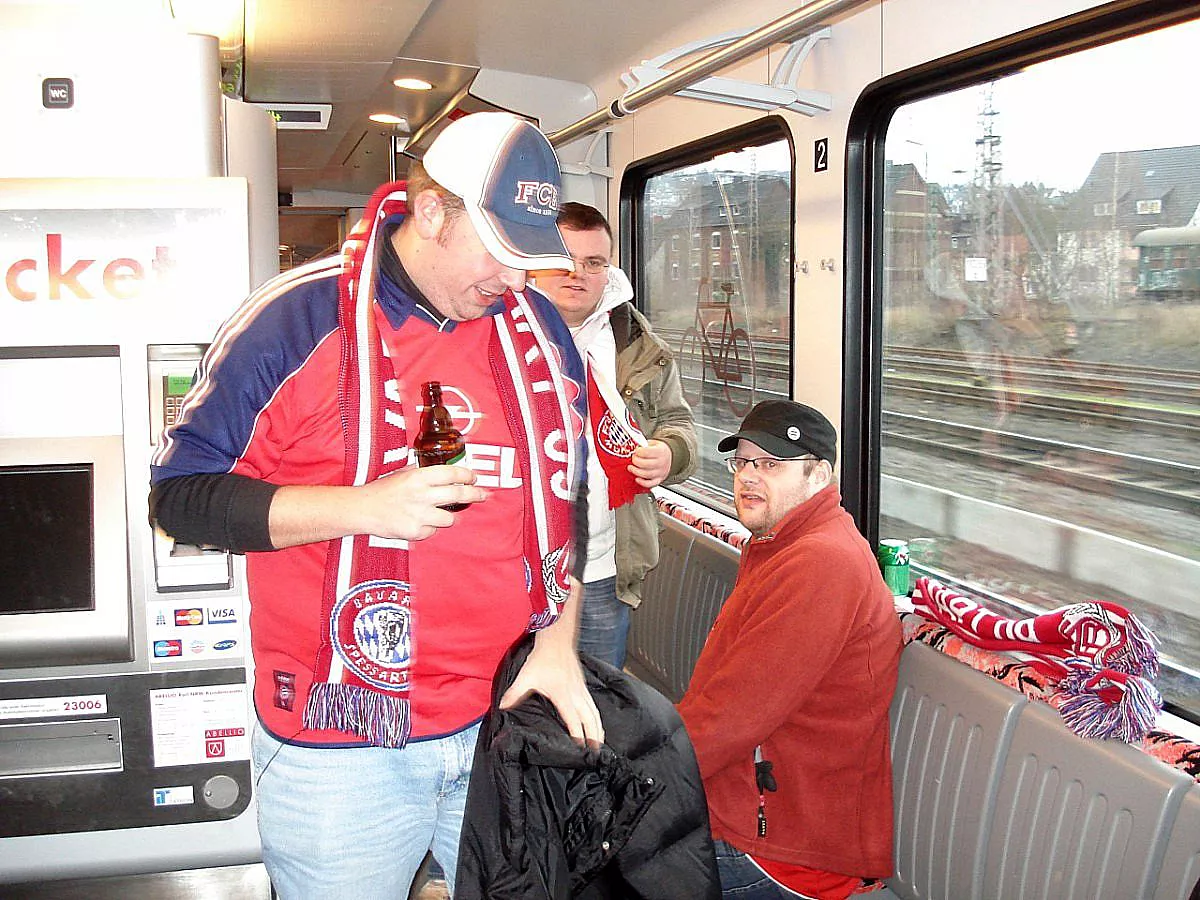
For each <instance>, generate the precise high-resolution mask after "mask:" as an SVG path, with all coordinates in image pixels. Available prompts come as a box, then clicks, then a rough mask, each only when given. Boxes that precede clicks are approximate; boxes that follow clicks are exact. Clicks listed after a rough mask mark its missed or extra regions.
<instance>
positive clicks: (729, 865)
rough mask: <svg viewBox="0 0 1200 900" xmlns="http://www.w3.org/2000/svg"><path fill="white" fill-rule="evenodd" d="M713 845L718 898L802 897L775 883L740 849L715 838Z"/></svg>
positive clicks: (788, 899)
mask: <svg viewBox="0 0 1200 900" xmlns="http://www.w3.org/2000/svg"><path fill="white" fill-rule="evenodd" d="M714 847H715V848H716V851H717V872H718V874H719V875H720V876H721V897H722V900H796V898H803V897H804V895H803V894H797V893H796V892H795V891H789V890H788V889H787V888H783V887H780V886H779V885H777V884H776V883H775V882H774V881H772V880H771V879H770V878H768V877H767V876H766V875H764V874H763V871H762V869H760V868H759V867H758V866H756V865H755V864H754V863H752V862H751V861H750V857H748V856H747V855H746V854H745V853H743V852H742V851H741V850H738V849H736V848H735V847H733V846H731V845H729V844H727V843H725V842H724V841H715V842H714Z"/></svg>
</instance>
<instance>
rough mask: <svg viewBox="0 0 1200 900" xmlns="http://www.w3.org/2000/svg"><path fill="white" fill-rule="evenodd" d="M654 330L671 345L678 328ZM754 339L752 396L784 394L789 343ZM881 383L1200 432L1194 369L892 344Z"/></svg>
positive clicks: (1036, 410) (939, 398) (909, 392)
mask: <svg viewBox="0 0 1200 900" xmlns="http://www.w3.org/2000/svg"><path fill="white" fill-rule="evenodd" d="M659 334H660V336H662V337H663V339H664V340H666V341H667V343H668V344H670V345H671V346H676V345H678V343H679V340H680V339H681V338H682V335H683V332H682V331H679V330H672V329H663V330H660V331H659ZM753 341H754V348H755V349H754V372H753V379H752V380H753V384H754V387H755V395H756V396H757V395H760V394H761V395H762V396H786V394H787V388H788V385H789V384H790V380H791V369H790V362H789V354H790V352H791V347H790V344H789V343H788V341H786V340H782V339H779V338H775V337H766V338H764V337H755V338H754V339H753ZM672 342H674V343H672ZM686 377H688V376H687V374H685V378H686ZM709 377H711V372H710V373H709ZM883 383H884V388H885V394H888V395H901V396H906V397H911V398H916V399H923V400H930V401H935V402H938V403H941V404H946V403H950V404H959V405H973V406H994V405H995V402H996V400H995V392H996V391H997V390H1004V391H1006V392H1008V393H1010V394H1013V395H1015V396H1017V397H1018V398H1019V400H1020V404H1021V407H1022V410H1023V411H1024V412H1027V413H1032V414H1037V415H1045V416H1049V417H1063V418H1067V419H1073V420H1087V421H1090V422H1092V423H1093V424H1100V425H1106V426H1111V427H1114V428H1123V429H1136V430H1138V431H1140V432H1153V433H1156V434H1164V435H1171V436H1175V437H1182V438H1192V439H1196V438H1200V372H1188V371H1182V372H1180V371H1173V370H1169V369H1159V368H1152V367H1147V366H1130V365H1121V364H1115V363H1081V362H1077V361H1075V360H1063V359H1053V358H1042V357H1032V356H1009V357H1006V359H1005V362H1004V364H1003V365H1000V364H998V363H996V362H995V361H993V362H991V363H987V364H983V363H979V362H978V361H976V362H975V363H973V362H972V357H971V356H970V355H969V354H967V353H964V352H963V351H961V350H947V349H941V348H927V347H904V346H899V345H897V346H888V347H886V348H885V349H884V358H883Z"/></svg>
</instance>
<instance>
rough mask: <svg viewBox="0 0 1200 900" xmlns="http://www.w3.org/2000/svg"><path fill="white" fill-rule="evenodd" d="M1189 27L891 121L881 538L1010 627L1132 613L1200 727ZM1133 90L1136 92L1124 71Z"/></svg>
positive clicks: (1197, 312) (1197, 365)
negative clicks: (1082, 609)
mask: <svg viewBox="0 0 1200 900" xmlns="http://www.w3.org/2000/svg"><path fill="white" fill-rule="evenodd" d="M1197 46H1200V23H1197V22H1194V21H1193V22H1186V23H1183V24H1180V25H1175V26H1173V27H1170V28H1164V29H1160V30H1158V31H1152V32H1148V33H1145V34H1141V35H1138V36H1135V37H1130V38H1125V39H1123V40H1120V41H1117V42H1113V43H1109V44H1106V45H1103V46H1099V47H1095V48H1092V49H1087V50H1083V51H1080V52H1077V53H1073V54H1071V55H1068V56H1062V57H1058V58H1055V59H1049V60H1046V61H1043V62H1040V63H1038V64H1036V65H1032V66H1029V67H1028V68H1025V69H1024V70H1022V71H1020V72H1018V73H1016V74H1012V75H1009V76H1007V77H1003V78H1000V79H997V80H994V81H991V82H989V83H986V84H982V85H975V86H972V87H967V88H961V89H956V90H954V91H951V92H947V93H941V94H938V95H936V96H932V97H925V98H923V99H921V100H918V101H916V102H913V103H909V104H908V105H905V106H901V107H899V108H898V109H896V110H895V112H894V114H893V115H892V117H891V120H890V124H889V125H888V129H887V133H886V137H885V143H884V150H885V152H884V156H885V159H884V161H883V172H882V175H883V180H884V190H883V193H884V205H883V218H884V222H883V230H882V232H881V234H882V236H883V254H882V259H883V262H882V271H881V272H877V273H876V276H875V283H876V284H878V285H880V286H881V291H882V298H883V306H882V316H883V318H882V322H881V328H882V347H883V351H882V352H883V359H882V368H881V372H882V376H881V377H882V391H881V394H880V398H881V401H880V403H881V407H882V416H881V426H880V427H881V430H880V433H879V435H880V457H879V460H880V461H879V469H880V485H879V498H880V499H879V511H880V518H879V522H878V534H879V536H880V537H886V538H900V539H906V540H907V541H908V544H909V550H910V554H911V559H912V562H913V565H914V567H915V569H916V571H917V572H918V573H925V574H931V575H933V576H935V577H937V578H939V579H941V580H943V581H947V582H949V583H951V584H955V585H958V586H959V587H965V588H968V589H970V590H972V591H973V592H977V593H979V594H980V595H982V596H985V597H990V598H991V600H992V601H993V602H994V603H996V604H999V605H1000V606H1001V607H1002V609H1003V610H1004V611H1005V612H1006V613H1007V614H1008V615H1019V616H1026V615H1034V614H1037V613H1038V612H1041V611H1044V610H1046V609H1049V608H1054V607H1058V606H1062V605H1065V604H1068V603H1073V602H1079V601H1084V600H1092V599H1100V600H1111V601H1115V602H1117V603H1120V604H1122V605H1125V606H1127V607H1128V608H1130V609H1131V610H1132V611H1134V612H1135V613H1136V615H1137V616H1138V617H1139V618H1140V619H1141V620H1142V621H1143V622H1144V623H1145V624H1146V625H1147V626H1149V628H1150V629H1151V630H1152V631H1154V632H1155V633H1156V634H1157V635H1158V637H1159V638H1160V639H1161V642H1162V643H1161V646H1160V648H1159V650H1160V654H1161V656H1162V658H1163V660H1164V662H1165V663H1166V664H1167V665H1168V668H1167V670H1166V671H1164V673H1163V675H1162V676H1161V677H1160V678H1159V680H1158V686H1159V688H1160V690H1162V692H1163V695H1164V697H1165V699H1166V700H1167V701H1168V703H1169V704H1170V706H1169V708H1171V709H1172V710H1173V711H1176V712H1179V713H1181V714H1182V715H1185V716H1186V717H1188V718H1192V719H1193V720H1195V717H1196V716H1197V714H1200V676H1198V675H1197V672H1200V594H1198V593H1197V590H1196V588H1197V585H1200V541H1197V534H1200V441H1198V440H1197V437H1200V266H1198V260H1197V257H1196V255H1194V251H1195V249H1196V248H1197V247H1200V119H1197V117H1195V116H1188V115H1180V114H1179V110H1178V103H1177V98H1176V96H1175V94H1174V92H1172V91H1169V90H1166V91H1159V90H1153V89H1149V86H1151V85H1170V84H1176V85H1183V84H1189V83H1192V81H1193V80H1194V57H1195V48H1196V47H1197ZM1131 72H1136V73H1137V77H1136V78H1131V77H1130V73H1131Z"/></svg>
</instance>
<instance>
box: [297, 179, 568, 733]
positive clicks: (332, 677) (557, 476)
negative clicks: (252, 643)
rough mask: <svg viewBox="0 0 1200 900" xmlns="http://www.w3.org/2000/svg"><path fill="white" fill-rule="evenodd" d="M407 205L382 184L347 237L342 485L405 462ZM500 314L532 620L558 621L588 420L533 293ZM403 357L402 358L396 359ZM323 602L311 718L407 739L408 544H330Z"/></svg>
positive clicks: (499, 363)
mask: <svg viewBox="0 0 1200 900" xmlns="http://www.w3.org/2000/svg"><path fill="white" fill-rule="evenodd" d="M403 212H405V207H404V185H403V184H402V183H394V184H388V185H384V186H383V187H381V188H380V189H379V190H377V191H376V192H375V194H374V196H372V198H371V202H370V204H369V205H368V206H367V209H366V212H365V215H364V216H363V219H362V220H361V221H360V222H359V223H358V225H357V226H355V229H354V230H353V231H352V232H351V234H350V236H349V237H348V238H347V240H346V243H345V244H344V245H343V247H342V257H343V259H342V274H341V276H340V277H339V279H338V299H339V303H338V318H339V328H340V332H341V342H342V364H341V370H340V372H339V378H338V402H339V406H340V409H341V420H342V432H343V438H344V441H345V447H346V467H345V476H344V483H345V484H348V485H361V484H367V483H369V482H371V481H374V480H375V479H377V478H381V477H383V476H385V475H388V474H389V473H391V472H395V471H397V470H399V469H402V468H404V467H405V466H407V465H408V462H409V452H408V435H407V432H406V430H405V418H404V410H403V408H402V407H401V403H400V400H399V397H400V393H399V391H398V390H393V389H389V388H388V385H394V383H395V379H396V374H395V372H396V368H399V369H401V370H403V360H399V361H393V360H391V359H389V358H388V356H387V355H386V352H385V350H384V344H383V339H382V336H381V335H380V333H379V327H378V322H377V320H376V310H375V296H374V286H375V283H376V280H377V278H378V272H379V257H380V253H379V241H381V240H385V239H386V238H385V236H384V234H383V231H382V228H381V227H380V226H381V225H382V223H383V221H384V220H385V219H386V218H387V217H388V216H391V215H393V214H399V213H403ZM503 302H504V311H503V312H502V313H500V314H498V315H496V316H493V317H492V318H493V322H494V325H495V328H494V331H493V334H492V337H491V340H490V345H489V351H488V352H489V356H490V357H491V363H492V370H493V371H494V372H495V373H496V375H497V378H496V386H497V390H498V391H499V394H500V401H501V404H502V406H503V407H504V409H505V411H506V415H507V417H508V420H509V425H510V427H511V428H512V431H513V436H514V438H515V441H514V443H515V444H516V447H517V455H518V458H519V462H520V467H521V472H522V476H523V487H522V490H524V491H525V493H526V496H525V509H526V522H525V523H524V528H523V533H524V535H525V554H524V555H525V567H526V588H527V589H528V591H529V601H530V616H529V628H530V630H536V629H540V628H545V627H546V626H547V625H550V624H551V623H552V622H554V620H555V619H556V618H558V614H559V611H560V610H561V608H562V604H563V603H564V602H565V601H566V599H567V594H568V591H569V583H568V573H569V571H570V568H569V564H570V542H571V536H572V512H571V504H572V502H573V500H574V498H573V496H572V490H573V486H574V485H575V484H576V482H577V470H578V466H579V459H578V457H577V453H576V447H577V442H578V438H579V435H580V434H581V433H582V427H583V422H582V420H581V419H580V417H579V415H578V413H576V412H575V411H574V410H573V409H572V401H573V400H574V399H575V398H576V397H577V396H578V394H579V386H578V385H577V384H575V382H574V381H572V380H571V379H570V378H568V377H567V376H566V375H565V373H564V371H563V368H562V365H561V358H560V356H559V351H558V348H557V346H556V345H555V343H554V341H553V340H551V338H550V337H549V336H548V335H547V334H546V333H545V332H544V331H543V330H542V327H541V324H540V322H539V321H538V319H537V317H536V315H535V314H534V312H533V310H532V308H531V307H530V306H529V303H528V301H527V300H526V299H525V298H524V296H522V295H516V294H513V293H512V292H511V291H510V292H509V293H507V294H505V296H504V298H503ZM394 362H395V363H396V367H395V368H394V366H393V363H394ZM322 609H323V612H324V615H325V616H326V618H327V620H328V623H329V627H328V630H327V631H326V634H325V636H324V640H323V642H322V646H321V649H320V651H319V652H318V656H317V661H316V665H315V667H314V682H313V686H312V690H311V691H310V693H309V696H308V702H307V703H306V705H305V708H304V719H303V721H304V725H305V727H306V728H312V729H335V730H338V731H345V732H349V733H351V734H355V735H358V736H360V737H362V738H365V739H366V740H367V741H368V742H370V743H371V744H373V745H375V746H381V747H403V746H404V745H405V744H406V743H407V741H408V738H409V735H410V733H411V728H412V723H411V718H410V711H409V703H408V697H407V694H408V691H409V689H410V687H411V681H410V677H411V676H410V670H409V666H410V663H411V655H412V646H413V629H414V621H413V616H412V610H411V596H410V591H409V580H408V544H407V542H406V541H398V540H386V539H382V538H378V537H375V536H372V535H365V534H358V535H348V536H346V537H344V538H341V539H339V540H334V541H330V543H329V554H328V558H327V560H326V563H325V585H324V600H323V603H322Z"/></svg>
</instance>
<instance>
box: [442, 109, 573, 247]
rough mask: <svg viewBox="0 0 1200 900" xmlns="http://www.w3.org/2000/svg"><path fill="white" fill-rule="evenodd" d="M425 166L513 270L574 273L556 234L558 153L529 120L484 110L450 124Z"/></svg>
mask: <svg viewBox="0 0 1200 900" xmlns="http://www.w3.org/2000/svg"><path fill="white" fill-rule="evenodd" d="M421 162H422V163H423V164H424V166H425V171H426V172H428V173H429V177H430V178H432V179H433V180H434V181H436V182H437V183H438V184H440V185H441V186H442V187H444V188H445V189H446V190H448V191H450V192H451V193H453V194H456V195H457V196H459V197H461V198H462V200H463V204H464V205H465V206H466V208H467V214H468V215H469V216H470V217H471V223H472V224H473V225H474V226H475V230H476V231H477V232H479V237H480V239H481V240H482V241H483V245H484V246H485V247H486V248H487V250H488V252H489V253H491V254H492V256H494V257H495V258H496V259H497V260H498V261H499V262H501V263H503V264H504V265H506V266H509V267H511V268H513V269H525V270H530V269H569V270H574V268H575V264H574V263H573V262H572V260H571V254H570V253H569V252H567V247H566V245H565V244H564V243H563V239H562V235H561V234H559V232H558V225H557V219H558V204H559V195H560V193H561V192H562V177H561V175H560V173H559V168H558V157H557V156H555V154H554V148H553V147H551V146H550V142H549V141H548V140H546V136H545V135H544V134H542V133H541V132H540V131H539V130H538V129H537V128H536V127H534V126H533V125H532V124H531V123H530V122H528V121H526V120H525V119H522V118H521V117H519V116H515V115H513V114H512V113H505V112H480V113H473V114H471V115H469V116H463V117H462V118H461V119H456V120H455V121H453V122H451V123H450V124H449V125H447V126H446V127H445V128H444V129H443V130H442V132H441V134H439V135H438V136H437V139H436V140H434V142H433V143H432V144H431V145H430V146H429V149H428V150H426V151H425V156H424V157H423V158H422V160H421Z"/></svg>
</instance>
